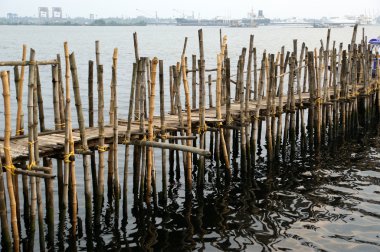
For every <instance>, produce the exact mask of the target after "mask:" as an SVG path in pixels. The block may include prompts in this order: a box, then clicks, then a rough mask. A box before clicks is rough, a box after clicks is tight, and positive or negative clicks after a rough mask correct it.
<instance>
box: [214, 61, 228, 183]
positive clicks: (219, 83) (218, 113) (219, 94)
mask: <svg viewBox="0 0 380 252" xmlns="http://www.w3.org/2000/svg"><path fill="white" fill-rule="evenodd" d="M222 60H223V54H219V55H218V57H217V68H218V71H217V78H216V118H217V119H218V120H221V119H222V111H221V100H222V90H221V89H222ZM218 126H222V125H221V123H219V124H218ZM220 141H221V144H220V145H221V147H222V152H223V157H224V163H225V166H226V173H227V175H228V176H230V175H231V170H230V161H229V156H228V151H227V146H226V141H225V139H224V130H223V128H220ZM217 146H218V145H217Z"/></svg>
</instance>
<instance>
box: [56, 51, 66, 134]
mask: <svg viewBox="0 0 380 252" xmlns="http://www.w3.org/2000/svg"><path fill="white" fill-rule="evenodd" d="M57 62H58V86H59V88H58V93H59V114H60V118H61V125H59V126H60V129H63V128H64V127H65V121H64V120H65V99H64V89H63V80H62V64H61V56H60V55H59V54H57Z"/></svg>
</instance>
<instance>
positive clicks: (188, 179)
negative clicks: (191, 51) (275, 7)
mask: <svg viewBox="0 0 380 252" xmlns="http://www.w3.org/2000/svg"><path fill="white" fill-rule="evenodd" d="M357 28H358V27H357V26H355V27H354V31H353V36H352V41H351V43H349V44H348V48H347V50H344V48H343V43H341V44H339V47H338V48H336V46H335V41H334V42H333V43H332V48H330V46H331V45H330V44H331V43H330V30H328V32H327V39H326V41H322V40H321V47H320V48H319V50H318V49H317V48H315V49H314V50H313V51H311V50H309V49H308V48H307V47H306V45H305V44H304V43H303V44H302V46H301V51H300V52H298V48H299V46H298V42H297V40H293V50H292V52H290V51H287V52H285V48H284V47H282V48H281V51H280V52H277V53H276V54H271V53H267V52H266V51H264V52H263V54H262V57H260V58H259V57H258V56H257V52H256V48H255V46H254V36H253V35H251V36H250V41H249V47H248V48H243V49H242V52H241V55H240V56H239V60H238V64H237V66H236V69H235V68H234V67H231V64H230V62H231V61H230V58H229V57H228V49H227V37H226V36H222V32H221V33H220V53H218V55H217V62H216V65H217V66H216V68H210V69H206V64H205V56H204V54H205V52H204V49H203V31H202V30H199V31H198V40H199V58H198V57H197V55H192V56H191V57H189V58H187V57H186V46H187V38H185V42H184V47H183V51H182V54H181V58H180V61H179V62H177V63H176V64H175V65H170V66H169V78H168V81H167V82H165V81H164V70H163V69H164V63H163V60H158V59H157V58H156V57H155V58H153V59H149V58H147V57H140V55H139V50H138V41H137V34H136V33H134V35H133V37H134V46H135V62H134V63H133V66H132V68H131V69H132V80H131V85H130V86H129V88H130V99H129V106H128V107H127V108H124V107H120V106H119V105H118V92H117V88H118V85H117V81H118V72H117V70H118V68H117V66H118V65H117V64H118V49H117V48H115V49H114V53H113V55H112V77H111V85H110V87H111V88H110V94H111V95H110V100H109V101H105V100H104V90H105V88H104V73H103V70H104V66H103V65H102V64H101V58H100V43H99V41H96V42H95V57H96V61H95V62H94V61H92V60H90V61H89V64H88V83H87V84H88V93H87V94H83V93H81V92H83V90H82V89H81V88H80V87H83V84H82V86H80V84H79V77H78V76H79V75H82V74H83V73H78V70H77V67H76V62H75V54H74V53H73V52H72V53H71V54H69V48H68V44H67V42H65V43H64V52H65V54H64V62H62V61H61V57H60V55H57V58H56V59H52V60H42V61H35V51H34V50H33V49H31V50H30V59H29V60H28V61H27V60H26V46H24V47H23V54H22V60H21V61H7V62H0V67H13V70H14V72H13V77H14V83H15V87H16V88H15V91H16V92H15V93H16V95H15V96H16V97H13V95H12V97H11V92H10V84H11V79H12V78H11V72H10V71H1V82H2V86H3V99H4V118H5V120H4V125H5V127H4V136H3V137H0V157H1V158H0V161H1V162H0V167H2V168H3V169H0V218H1V227H2V235H3V237H4V239H3V244H4V247H5V248H6V250H7V251H10V250H11V248H13V250H14V251H20V236H21V233H19V232H18V228H19V226H21V208H20V205H21V203H20V194H21V191H22V195H23V200H24V214H23V217H24V223H25V226H26V232H27V237H21V238H23V239H24V240H27V242H26V245H23V246H25V247H24V250H25V251H32V250H33V249H34V236H35V233H36V229H35V223H36V222H37V218H38V226H39V229H38V232H39V239H40V240H39V245H40V249H41V251H43V250H45V247H46V245H47V247H48V248H53V247H54V246H55V233H56V232H57V230H56V229H55V226H54V225H55V220H54V200H53V199H54V197H56V196H55V195H54V192H53V187H54V183H56V184H57V185H58V199H59V213H60V220H59V222H60V225H59V227H60V230H58V233H59V236H58V237H59V239H61V238H63V236H62V235H63V233H65V230H64V227H65V221H66V214H67V213H70V224H71V228H70V231H69V232H68V236H70V239H68V240H70V242H71V243H73V244H72V246H73V247H70V248H71V250H72V251H74V250H75V248H76V241H77V235H78V232H79V231H78V229H79V225H81V223H79V221H78V219H79V218H78V207H79V206H81V205H82V202H80V201H79V202H78V196H77V177H76V169H78V164H77V163H76V160H75V156H76V155H81V156H83V159H82V163H83V166H81V167H80V168H79V169H80V170H81V171H83V174H84V176H83V180H84V181H83V183H80V185H83V187H84V196H85V203H84V204H85V210H86V211H85V215H86V218H85V219H86V231H88V230H92V225H94V226H96V227H100V226H101V218H102V211H103V207H104V204H103V203H104V194H105V192H104V191H105V188H107V195H108V196H109V199H111V200H110V202H109V204H110V206H111V207H112V208H113V209H114V212H113V218H114V220H113V223H114V225H115V227H116V228H119V224H120V221H119V220H120V219H121V218H120V217H122V219H123V220H124V221H123V223H124V225H125V222H126V221H125V219H127V218H128V214H129V210H130V208H129V206H128V200H127V198H128V194H129V193H130V191H132V193H131V194H133V196H134V197H133V201H134V204H135V205H139V207H140V206H141V207H142V208H144V207H146V208H148V209H149V211H150V210H151V207H152V205H153V206H154V207H153V208H152V209H153V210H156V209H158V205H159V203H158V195H159V192H158V191H157V184H158V183H162V186H161V187H160V188H162V192H160V193H161V196H162V202H163V203H162V204H163V205H164V206H165V204H166V203H167V201H168V200H167V198H168V182H169V183H173V181H174V179H169V180H168V179H167V175H168V174H169V175H170V176H174V175H173V174H174V166H176V174H177V175H176V176H177V177H178V178H180V177H181V176H180V174H181V173H182V174H183V180H184V183H183V184H184V185H185V197H186V198H188V197H191V195H192V193H193V189H194V188H195V187H196V189H197V193H199V192H202V190H203V187H204V183H205V181H206V176H207V175H206V174H207V169H210V168H208V167H207V166H206V162H205V159H206V158H210V159H212V160H213V161H215V166H216V171H214V170H213V171H212V172H217V173H218V177H219V178H221V177H223V179H225V181H226V183H229V181H231V177H232V176H233V175H235V176H236V174H238V175H239V176H240V177H239V179H241V180H245V179H246V176H247V174H253V172H252V171H253V169H254V168H255V167H256V164H257V162H258V161H259V158H258V152H259V150H260V151H261V150H262V149H264V148H265V150H266V157H265V161H266V162H267V164H268V166H269V165H271V164H273V163H274V162H275V161H279V160H282V161H284V162H286V161H287V157H288V156H290V157H292V156H294V155H295V152H296V150H297V148H296V145H300V148H299V149H301V151H302V150H303V149H305V148H304V146H305V141H306V139H307V138H308V139H309V147H308V148H307V149H308V150H309V151H310V152H312V151H315V150H318V149H319V148H321V146H323V144H324V143H325V142H326V141H334V140H335V139H337V138H339V137H342V136H344V135H349V133H352V132H358V131H359V129H362V128H366V127H363V126H366V125H367V124H370V123H372V122H373V121H374V118H377V117H378V114H379V112H380V67H379V64H377V65H376V69H372V63H373V59H374V58H376V59H377V58H378V52H373V51H371V48H370V47H368V46H367V42H366V38H365V37H364V31H363V38H362V40H361V42H360V43H356V36H357ZM188 59H189V60H190V59H191V64H190V62H188ZM213 65H214V64H213ZM40 66H51V73H52V75H51V77H52V78H51V79H50V80H49V82H50V81H52V85H50V84H49V85H50V87H51V91H52V94H53V104H46V103H44V101H43V97H42V92H41V89H42V84H41V83H42V80H40V74H39V73H40V72H39V71H40V70H39V67H40ZM26 68H28V70H29V71H28V78H26V79H27V80H28V85H27V87H26V89H27V101H23V97H24V95H23V94H24V90H23V82H24V76H25V72H26V71H25V70H26ZM235 70H236V74H234V75H233V74H231V72H232V71H235ZM206 73H207V74H208V75H207V76H206ZM95 74H96V78H94V75H95ZM94 80H96V81H94ZM94 82H96V89H95V90H97V94H94ZM167 86H169V90H170V91H169V97H170V101H168V100H166V101H165V97H167V96H165V95H164V94H165V92H167V88H166V87H167ZM206 89H208V92H207V93H208V97H206ZM156 90H158V92H157V95H156ZM181 90H183V91H182V92H183V93H181ZM190 90H191V92H190ZM72 91H73V94H74V95H73V97H72V95H71V92H72ZM95 95H97V98H98V99H97V106H98V107H97V113H98V114H97V120H98V121H97V122H96V123H95V122H94V96H95ZM156 96H157V97H158V98H156ZM11 99H16V101H17V110H16V108H13V110H12V109H11V102H10V101H11ZM82 99H88V114H87V115H85V114H84V112H83V111H84V109H83V106H82ZM157 99H159V116H155V115H156V114H158V113H155V109H156V108H155V104H156V100H157ZM207 99H208V102H207ZM25 102H27V112H26V113H25V115H26V116H25V118H24V111H23V105H25ZM106 104H107V105H109V112H110V113H109V121H108V122H105V118H104V111H105V105H106ZM165 104H168V105H169V104H170V109H169V111H165V107H168V106H164V105H165ZM74 105H75V108H72V107H74ZM46 108H49V109H52V110H53V111H54V113H53V115H52V116H51V117H46V118H45V114H44V109H46ZM127 109H128V118H126V119H120V118H119V110H123V111H124V110H127ZM74 110H75V111H76V115H77V120H78V122H77V123H78V128H76V129H73V126H72V124H73V122H72V111H74ZM12 111H17V116H14V117H15V118H16V119H17V121H16V128H15V129H12V128H11V119H12V115H11V113H12ZM46 120H50V121H54V127H55V128H54V129H47V128H46V127H45V121H46ZM263 122H265V125H264V124H263ZM95 125H96V126H95ZM263 125H264V126H263ZM25 126H27V127H25ZM178 133H179V134H178ZM206 135H207V137H206ZM298 135H301V140H302V141H298V140H297V137H296V136H298ZM326 139H327V140H326ZM206 142H209V145H207V144H206ZM121 146H123V147H124V148H125V149H124V150H123V151H124V160H123V161H124V164H123V166H121V165H120V164H119V157H120V155H119V153H120V150H119V148H120V147H121ZM130 146H132V147H133V148H131V149H130ZM208 146H209V147H208ZM154 148H158V149H160V150H161V155H160V157H157V155H156V153H157V152H154V151H153V149H154ZM132 150H133V156H132V159H131V160H130V151H132ZM95 153H96V154H97V160H96V155H95ZM53 160H55V162H54V164H53V162H52V161H53ZM131 163H133V166H132V167H130V164H131ZM168 164H169V167H168V168H169V169H167V165H168ZM158 167H159V169H158ZM180 167H182V168H183V169H181V168H180ZM119 169H122V171H123V172H122V174H123V178H120V177H119V175H120V174H121V173H120V172H119ZM158 171H159V172H160V173H161V178H162V180H161V181H158V180H157V177H156V175H157V173H158ZM106 172H107V180H106V179H105V173H106ZM130 173H132V176H133V183H132V185H130V184H128V176H129V174H130ZM220 174H222V175H220ZM219 175H220V176H219ZM3 176H5V177H6V182H7V183H6V184H7V187H5V183H4V179H3ZM18 177H21V178H22V185H19V183H18ZM40 179H44V180H45V191H46V207H44V205H43V204H44V203H43V200H42V199H43V196H42V190H41V182H40ZM193 180H194V181H195V182H196V183H193V182H194V181H193ZM193 184H194V185H195V184H196V186H193ZM121 185H122V186H121ZM21 186H22V189H23V190H20V187H21ZM130 188H132V190H130ZM6 192H7V193H8V196H9V204H10V209H11V223H12V231H13V232H12V238H13V239H11V235H10V231H9V227H8V219H7V218H8V217H7V216H6V214H7V206H6V203H7V202H6V201H5V193H6ZM120 201H122V203H120ZM143 202H144V203H145V205H143ZM121 205H122V207H121ZM120 208H122V216H120V215H119V211H120ZM164 208H165V207H163V209H164ZM44 209H46V223H47V235H46V228H45V223H44ZM29 223H30V225H29ZM62 227H63V229H62ZM81 230H83V228H82V229H81ZM91 232H92V231H91ZM45 238H46V240H47V242H45ZM90 242H92V241H90ZM71 250H70V251H71Z"/></svg>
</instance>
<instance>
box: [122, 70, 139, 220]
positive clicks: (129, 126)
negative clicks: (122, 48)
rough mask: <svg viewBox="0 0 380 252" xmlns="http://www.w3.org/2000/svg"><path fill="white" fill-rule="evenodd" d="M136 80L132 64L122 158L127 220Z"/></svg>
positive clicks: (124, 205) (124, 208)
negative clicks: (130, 147)
mask: <svg viewBox="0 0 380 252" xmlns="http://www.w3.org/2000/svg"><path fill="white" fill-rule="evenodd" d="M136 78H137V63H134V64H133V73H132V83H131V92H130V98H129V110H128V124H127V132H126V134H125V141H124V143H125V158H124V184H123V216H124V218H125V219H127V218H128V166H129V144H127V143H128V142H129V141H130V138H131V124H132V114H133V103H134V99H135V87H136Z"/></svg>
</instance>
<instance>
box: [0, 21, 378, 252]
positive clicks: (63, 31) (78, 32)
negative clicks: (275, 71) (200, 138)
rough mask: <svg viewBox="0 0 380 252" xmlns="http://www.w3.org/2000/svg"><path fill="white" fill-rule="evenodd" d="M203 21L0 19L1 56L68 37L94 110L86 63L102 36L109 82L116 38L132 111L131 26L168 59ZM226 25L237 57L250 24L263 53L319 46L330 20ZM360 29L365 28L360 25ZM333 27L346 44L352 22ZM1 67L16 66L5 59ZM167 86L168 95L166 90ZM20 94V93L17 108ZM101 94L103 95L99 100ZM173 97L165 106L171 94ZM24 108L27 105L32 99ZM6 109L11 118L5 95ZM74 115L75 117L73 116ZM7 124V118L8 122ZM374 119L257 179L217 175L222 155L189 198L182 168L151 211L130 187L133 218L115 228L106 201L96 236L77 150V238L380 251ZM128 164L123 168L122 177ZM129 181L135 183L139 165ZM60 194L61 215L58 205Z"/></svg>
mask: <svg viewBox="0 0 380 252" xmlns="http://www.w3.org/2000/svg"><path fill="white" fill-rule="evenodd" d="M197 30H198V28H197V27H175V26H146V27H48V26H0V33H1V34H2V36H1V40H0V61H5V60H19V59H20V58H21V49H22V44H27V45H28V47H29V48H30V47H32V48H34V49H35V50H36V59H37V60H46V59H54V58H55V57H56V54H57V53H60V54H61V55H63V42H64V41H68V43H69V48H70V50H71V51H74V52H75V54H76V58H77V65H78V72H79V78H80V83H81V86H82V87H81V92H82V97H83V98H82V99H83V100H82V102H83V105H84V109H85V110H86V111H87V108H88V106H87V99H86V94H87V84H86V83H87V64H88V60H90V59H92V60H94V59H95V43H94V41H95V40H100V44H101V63H102V64H104V69H105V71H104V72H105V86H108V84H107V83H110V77H111V64H112V52H113V48H115V47H118V48H119V66H118V74H119V75H118V95H119V113H120V116H119V117H123V118H126V116H127V111H128V100H129V85H130V84H129V83H130V79H131V66H132V62H133V61H134V51H133V40H132V33H133V32H135V31H136V32H137V33H138V38H139V49H140V56H147V57H154V56H157V57H158V58H159V59H163V60H164V65H165V69H167V68H168V67H169V65H172V64H175V63H176V62H177V61H178V60H179V59H180V54H181V52H182V46H183V42H184V38H185V37H188V38H189V40H188V47H187V56H190V55H191V54H198V40H197ZM203 31H204V39H205V52H206V53H205V54H206V68H215V66H216V54H217V52H218V51H219V29H218V28H203ZM360 31H361V30H360ZM379 33H380V32H379V27H374V26H371V27H366V34H367V35H368V37H369V38H371V37H377V36H378V35H379ZM223 34H226V35H227V36H228V50H229V55H230V57H231V62H232V65H236V60H237V59H238V55H239V53H240V52H241V49H242V47H248V45H249V35H250V34H254V35H255V46H256V47H257V51H258V55H260V54H262V52H263V50H264V49H266V50H267V52H270V53H276V52H277V51H279V50H280V48H281V46H285V49H286V50H290V51H291V50H292V48H293V39H295V38H296V39H298V42H299V45H300V44H301V43H302V42H305V43H306V45H307V46H308V47H309V49H313V48H314V47H319V46H320V39H323V40H324V41H325V38H326V34H327V30H326V29H314V28H302V27H259V28H224V29H223ZM359 34H360V35H359V37H361V32H360V33H359ZM331 35H332V36H331V37H332V41H333V40H335V41H336V42H337V43H340V42H343V43H344V46H345V47H346V45H347V43H349V42H350V41H351V35H352V28H350V27H346V28H337V29H332V34H331ZM1 70H11V71H12V69H10V68H5V67H3V68H1ZM40 71H41V79H42V85H43V86H44V87H46V88H43V97H44V104H45V113H46V114H45V117H46V118H45V122H46V127H47V128H53V117H52V113H53V110H52V96H51V92H52V90H51V78H50V77H49V75H50V73H51V72H50V71H51V70H50V68H49V67H41V69H40ZM167 76H168V75H166V76H165V80H166V85H167V87H168V78H167ZM45 85H46V86H45ZM24 90H25V89H24ZM167 90H168V89H167ZM12 94H13V95H14V88H13V86H12ZM25 95H26V93H25V94H24V97H25V98H26V96H25ZM165 95H166V99H167V101H168V100H169V96H168V95H169V94H168V91H167V92H166V93H165ZM13 97H14V96H13ZM108 100H109V91H108V89H106V91H105V101H106V104H107V101H108ZM15 104H16V103H15V102H14V101H13V102H12V108H15ZM96 104H97V103H96V99H95V107H97V106H96ZM165 105H166V110H167V109H168V108H169V102H167V103H166V104H165ZM106 108H107V106H106ZM24 109H25V110H24V111H26V107H25V108H24ZM73 109H74V108H73ZM13 111H14V112H15V110H13ZM14 114H15V113H13V115H14ZM74 114H75V113H73V115H74ZM95 114H96V111H95ZM106 114H107V113H106ZM0 116H1V118H3V103H2V99H0ZM74 116H75V115H74ZM13 119H14V117H13ZM2 121H3V119H1V120H0V122H2ZM73 121H74V122H75V121H76V119H75V118H73ZM3 127H4V125H3V123H0V130H1V131H2V130H3ZM371 129H372V130H371V132H370V133H369V134H359V135H355V136H353V137H351V139H350V140H349V141H346V142H341V143H339V144H337V145H338V146H334V148H328V146H324V147H322V149H321V150H320V152H317V153H315V152H314V153H303V152H302V151H297V155H296V156H295V157H293V158H292V159H291V160H289V159H286V160H285V161H282V162H280V163H276V164H274V165H271V166H270V167H267V165H266V164H265V163H264V162H260V161H259V162H258V166H257V167H256V168H255V170H254V171H252V174H253V175H252V176H251V177H250V179H247V180H241V179H240V178H239V174H237V175H236V177H234V178H233V179H232V181H231V183H228V184H227V183H224V182H223V181H219V182H218V176H217V175H216V172H215V162H213V161H211V160H208V161H207V164H206V165H207V173H206V181H207V182H206V184H205V189H204V192H203V193H202V194H199V193H196V192H195V191H194V193H193V194H192V196H191V197H190V198H189V197H185V194H184V181H183V176H182V174H181V177H180V178H178V179H177V178H173V179H172V180H170V181H169V192H168V196H169V200H168V202H167V206H165V207H163V206H162V204H159V208H158V209H156V210H155V211H154V212H153V213H154V214H153V213H152V212H149V211H136V209H134V210H132V206H133V196H132V194H131V193H130V194H131V195H129V197H128V202H129V206H130V211H129V215H128V218H127V222H128V224H127V225H126V226H125V228H121V229H114V228H113V226H114V225H113V219H112V214H113V211H112V207H110V206H109V205H107V204H106V205H105V207H104V209H103V210H104V211H103V215H102V222H101V227H100V228H98V229H97V230H95V231H94V235H93V237H92V239H89V235H88V234H87V233H86V231H85V230H86V229H85V223H84V222H85V221H84V215H85V210H84V209H83V208H84V186H83V173H82V169H81V159H80V157H77V161H78V162H77V183H78V184H77V186H78V200H79V206H80V207H79V217H80V219H81V220H82V221H81V222H80V230H81V231H82V232H80V235H78V242H77V243H76V245H77V246H78V248H79V250H83V251H85V250H94V249H95V248H97V249H98V250H114V249H120V248H121V249H122V250H133V251H140V250H163V251H166V250H168V251H188V250H198V251H379V250H380V219H379V218H380V214H379V213H380V200H379V197H380V154H379V153H380V152H379V150H380V145H379V139H380V137H379V134H378V130H379V127H378V126H377V125H374V127H372V128H371ZM120 149H121V151H120V154H119V164H120V167H122V166H123V165H122V164H123V163H124V160H123V156H124V153H123V148H120ZM131 153H132V152H131ZM259 154H260V155H259V158H261V159H263V156H264V155H265V151H263V152H262V153H259ZM159 155H160V153H159V152H156V159H157V162H156V163H160V162H161V161H160V160H161V158H160V156H159ZM259 160H260V159H259ZM131 165H132V164H130V167H131ZM237 165H238V161H237ZM131 170H132V169H131ZM160 171H161V170H160V167H159V165H157V180H158V181H160V180H161V175H160ZM122 172H123V171H122V169H120V177H121V178H122ZM121 182H123V181H121ZM129 185H132V173H130V176H129ZM105 191H107V190H105ZM129 191H130V192H131V191H132V189H131V190H129ZM158 191H159V192H160V191H161V185H158ZM57 194H58V189H57V187H55V195H57ZM57 198H58V197H57V196H56V198H55V214H56V216H57V218H56V220H57V221H56V224H58V213H59V211H58V199H57ZM21 200H22V196H21ZM106 202H107V200H106ZM21 205H22V204H21ZM57 226H58V225H57ZM67 226H68V227H67V228H66V236H65V237H66V239H64V240H60V239H59V238H58V236H56V241H55V247H56V248H58V249H59V250H62V249H67V250H69V251H71V250H72V248H69V247H68V246H69V244H70V238H69V236H68V233H69V224H68V225H67ZM22 229H23V228H22ZM36 236H37V237H36V244H38V235H36ZM23 238H25V232H24V229H23Z"/></svg>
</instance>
